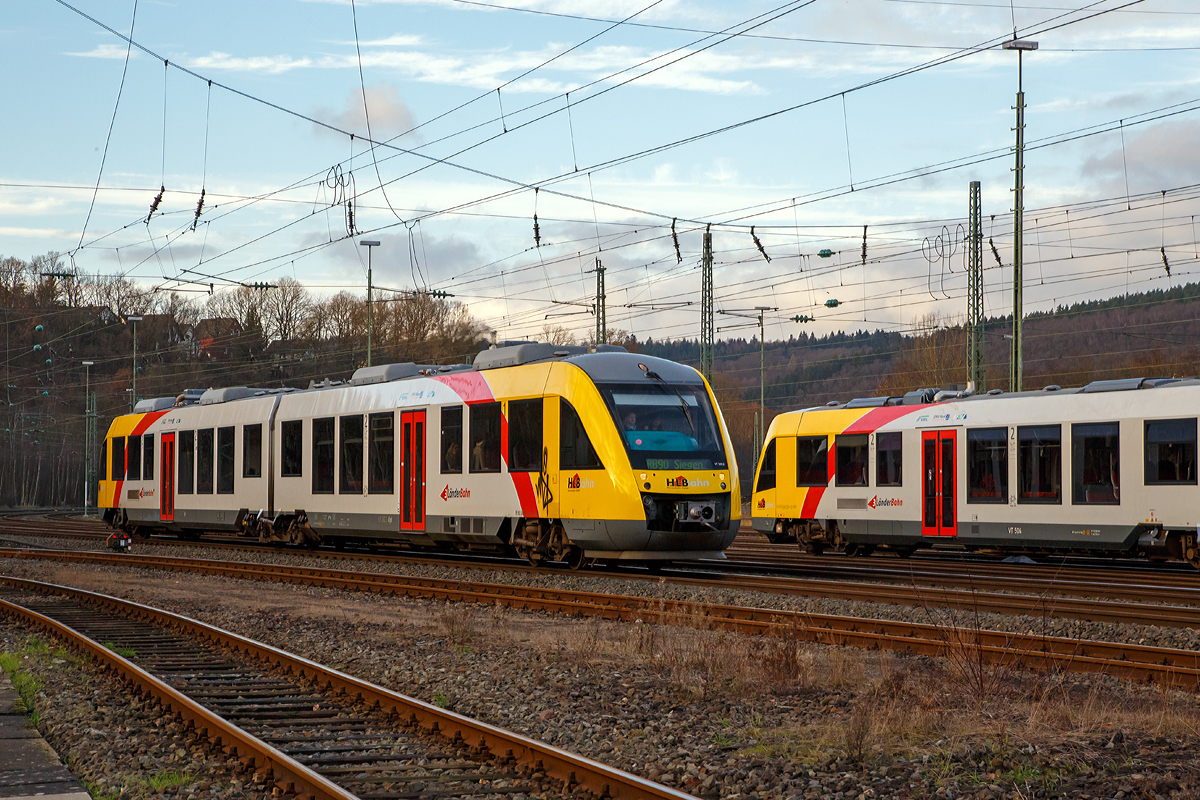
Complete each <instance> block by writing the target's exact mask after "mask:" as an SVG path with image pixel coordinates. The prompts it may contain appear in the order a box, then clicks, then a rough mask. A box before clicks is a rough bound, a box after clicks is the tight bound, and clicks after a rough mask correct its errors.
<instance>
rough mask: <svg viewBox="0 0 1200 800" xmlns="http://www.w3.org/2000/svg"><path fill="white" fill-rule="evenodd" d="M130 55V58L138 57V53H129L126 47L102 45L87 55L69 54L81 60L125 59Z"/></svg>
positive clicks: (121, 45)
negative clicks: (127, 54)
mask: <svg viewBox="0 0 1200 800" xmlns="http://www.w3.org/2000/svg"><path fill="white" fill-rule="evenodd" d="M127 52H128V53H129V56H130V58H136V57H137V51H133V52H129V49H128V47H127V46H126V45H123V44H100V45H96V46H95V47H94V48H92V49H91V50H90V51H88V52H86V53H67V54H66V55H69V56H79V57H80V58H118V59H124V58H125V54H126V53H127Z"/></svg>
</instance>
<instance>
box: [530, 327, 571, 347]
mask: <svg viewBox="0 0 1200 800" xmlns="http://www.w3.org/2000/svg"><path fill="white" fill-rule="evenodd" d="M539 338H540V339H541V341H543V342H547V343H549V344H559V345H573V344H576V343H577V340H576V339H575V334H573V333H571V332H570V331H569V330H567V329H566V328H564V327H563V326H562V325H550V324H549V323H547V324H545V325H543V326H542V335H541V337H539Z"/></svg>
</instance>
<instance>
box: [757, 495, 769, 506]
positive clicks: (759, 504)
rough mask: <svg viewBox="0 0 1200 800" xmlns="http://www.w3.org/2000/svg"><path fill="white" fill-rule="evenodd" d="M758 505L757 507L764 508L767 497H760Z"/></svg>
mask: <svg viewBox="0 0 1200 800" xmlns="http://www.w3.org/2000/svg"><path fill="white" fill-rule="evenodd" d="M758 507H759V508H766V507H767V498H765V497H764V498H762V499H761V500H759V501H758Z"/></svg>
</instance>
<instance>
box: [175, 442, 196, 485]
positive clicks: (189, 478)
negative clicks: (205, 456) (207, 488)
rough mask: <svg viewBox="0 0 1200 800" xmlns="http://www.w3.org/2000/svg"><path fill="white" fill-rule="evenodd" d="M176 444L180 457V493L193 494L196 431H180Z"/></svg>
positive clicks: (178, 471)
mask: <svg viewBox="0 0 1200 800" xmlns="http://www.w3.org/2000/svg"><path fill="white" fill-rule="evenodd" d="M176 446H177V447H178V448H179V449H178V450H177V451H176V452H177V453H178V457H179V468H178V470H177V473H176V474H178V475H179V488H178V489H176V491H177V492H179V494H191V493H192V483H193V481H194V479H195V476H196V432H195V431H180V432H179V436H178V441H177V444H176Z"/></svg>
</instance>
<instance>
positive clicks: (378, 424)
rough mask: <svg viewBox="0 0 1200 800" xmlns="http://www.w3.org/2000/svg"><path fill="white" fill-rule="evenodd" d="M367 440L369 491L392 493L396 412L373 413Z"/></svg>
mask: <svg viewBox="0 0 1200 800" xmlns="http://www.w3.org/2000/svg"><path fill="white" fill-rule="evenodd" d="M369 420H370V422H369V427H370V439H368V441H367V465H368V466H367V491H368V492H370V493H371V494H392V493H393V492H394V491H395V480H394V476H395V471H396V448H395V440H396V434H395V430H394V429H395V414H393V413H392V412H390V411H389V412H387V413H386V414H372V415H371V416H370V418H369Z"/></svg>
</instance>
